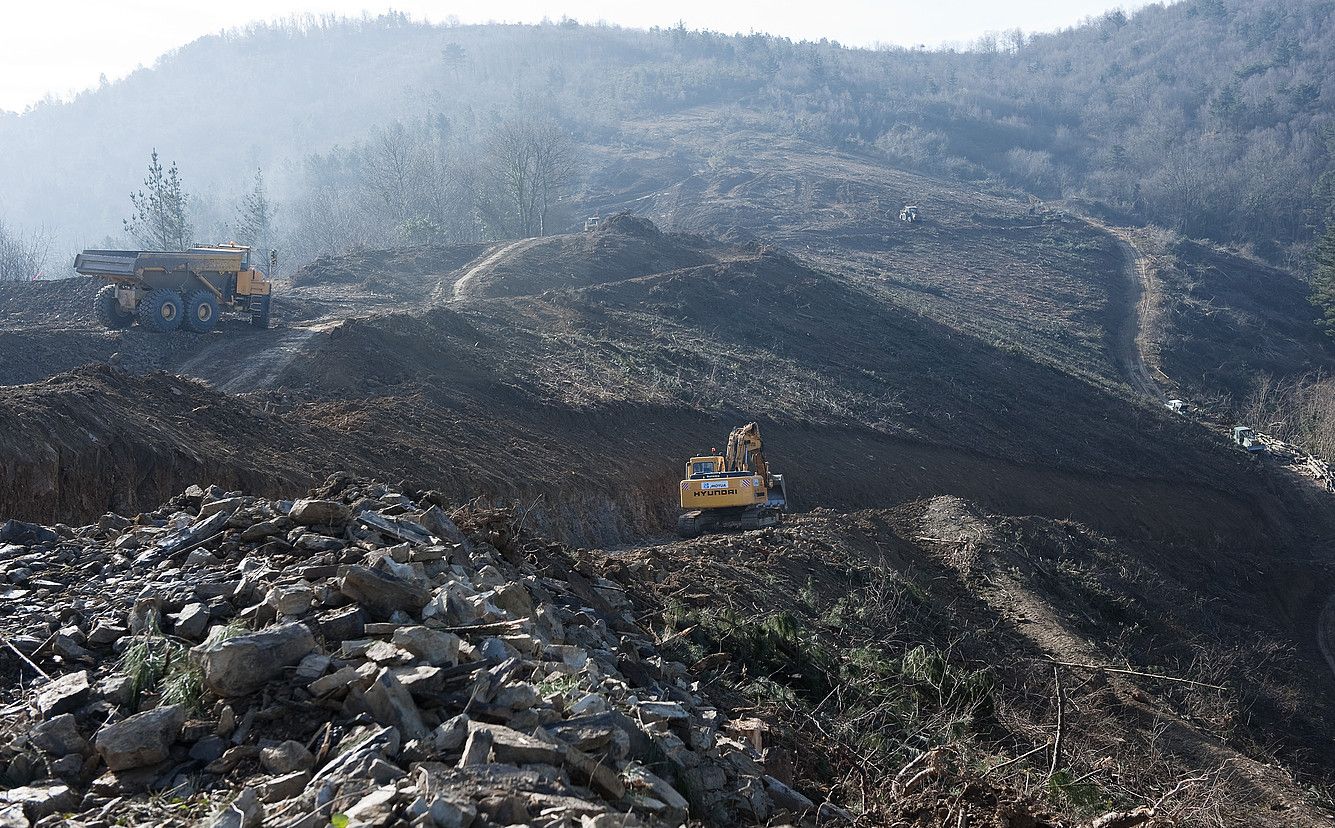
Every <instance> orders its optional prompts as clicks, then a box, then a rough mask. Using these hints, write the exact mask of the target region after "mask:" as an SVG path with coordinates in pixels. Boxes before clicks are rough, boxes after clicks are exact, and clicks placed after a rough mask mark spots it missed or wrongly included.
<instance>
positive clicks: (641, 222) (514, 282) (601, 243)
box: [467, 213, 729, 298]
mask: <svg viewBox="0 0 1335 828" xmlns="http://www.w3.org/2000/svg"><path fill="white" fill-rule="evenodd" d="M728 253H729V251H728V250H726V249H721V248H720V247H719V246H718V245H717V244H714V243H709V242H706V241H705V240H703V239H701V238H699V237H696V236H687V235H682V234H676V233H664V232H662V231H660V230H659V229H658V228H657V227H656V226H654V224H653V223H652V222H650V221H647V220H645V219H643V218H637V217H635V216H631V215H629V214H625V213H622V214H618V215H616V216H613V217H611V218H610V219H608V220H607V221H606V222H604V223H603V224H602V225H601V226H600V227H599V228H598V229H597V230H595V231H593V232H590V233H583V234H574V235H563V236H550V237H547V238H544V239H538V240H536V241H535V242H533V243H531V244H526V245H524V246H523V247H522V248H521V249H517V250H516V251H515V252H514V253H513V254H511V255H507V256H505V257H503V258H501V259H498V260H497V261H495V262H494V263H490V264H489V265H487V266H486V267H485V268H481V269H479V271H478V272H476V273H473V274H469V276H470V278H469V282H468V291H467V296H468V298H486V297H498V296H527V295H532V294H537V293H542V292H543V291H547V290H559V289H563V288H578V287H587V286H589V285H597V284H602V283H605V282H616V281H621V280H623V279H632V278H635V277H637V276H645V275H649V274H653V273H663V272H666V271H670V270H678V269H680V268H688V267H695V266H697V265H704V264H709V263H713V262H715V261H717V260H718V259H719V257H720V256H726V255H728Z"/></svg>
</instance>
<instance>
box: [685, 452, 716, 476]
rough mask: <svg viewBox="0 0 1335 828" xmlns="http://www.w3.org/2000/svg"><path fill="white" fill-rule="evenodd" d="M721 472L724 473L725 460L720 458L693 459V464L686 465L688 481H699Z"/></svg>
mask: <svg viewBox="0 0 1335 828" xmlns="http://www.w3.org/2000/svg"><path fill="white" fill-rule="evenodd" d="M721 471H723V458H722V457H718V456H711V457H692V458H691V462H689V463H687V464H686V478H687V479H688V480H699V479H700V478H702V477H705V476H707V475H711V474H718V473H719V472H721Z"/></svg>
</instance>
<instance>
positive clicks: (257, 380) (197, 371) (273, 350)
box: [176, 321, 339, 394]
mask: <svg viewBox="0 0 1335 828" xmlns="http://www.w3.org/2000/svg"><path fill="white" fill-rule="evenodd" d="M338 325H339V322H338V321H331V322H323V323H320V324H316V325H302V326H297V327H292V328H283V329H279V330H275V331H267V332H264V333H263V334H261V336H263V337H264V338H265V342H264V343H263V345H262V346H260V345H258V344H256V345H254V346H252V347H251V348H249V349H248V350H246V352H245V355H244V357H243V358H241V359H238V358H237V356H236V348H235V344H234V343H233V342H231V341H229V340H224V341H221V342H218V343H216V344H214V345H210V346H209V347H207V348H205V349H204V350H202V351H200V352H199V353H197V354H195V355H194V356H193V357H191V359H190V360H189V361H188V362H186V363H184V364H183V365H181V366H180V367H179V368H177V369H176V372H177V373H179V374H182V375H186V376H194V377H199V378H200V379H202V380H204V381H205V382H207V383H209V384H210V385H212V386H213V387H215V388H217V389H218V390H220V391H225V392H227V393H229V394H243V393H245V392H247V391H259V390H263V389H265V388H272V387H273V385H274V383H275V382H276V381H277V379H278V377H279V375H281V374H282V373H283V371H284V370H285V369H286V368H288V367H289V366H291V365H292V364H293V363H295V362H296V361H297V360H298V359H300V358H301V356H302V354H303V353H304V352H305V349H306V347H307V345H308V344H309V343H310V341H311V340H312V339H314V338H315V336H316V335H317V334H320V333H324V332H327V331H329V330H330V329H332V328H335V327H337V326H338Z"/></svg>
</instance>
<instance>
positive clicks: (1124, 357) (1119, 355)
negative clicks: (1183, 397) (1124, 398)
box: [1103, 227, 1168, 402]
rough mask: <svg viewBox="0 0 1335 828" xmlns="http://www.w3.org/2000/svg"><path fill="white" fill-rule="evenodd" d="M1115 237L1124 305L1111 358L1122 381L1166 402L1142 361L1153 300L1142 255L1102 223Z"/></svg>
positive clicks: (1118, 231) (1127, 238) (1120, 232)
mask: <svg viewBox="0 0 1335 828" xmlns="http://www.w3.org/2000/svg"><path fill="white" fill-rule="evenodd" d="M1103 229H1104V230H1106V231H1107V232H1109V233H1111V234H1112V236H1113V238H1115V239H1117V244H1118V247H1120V248H1121V251H1122V262H1123V265H1122V273H1123V277H1124V280H1125V282H1126V294H1125V296H1126V300H1127V301H1126V304H1127V307H1126V309H1125V312H1124V313H1123V315H1122V321H1121V324H1120V325H1119V326H1118V329H1117V330H1116V331H1114V332H1113V342H1114V345H1115V358H1116V360H1117V364H1118V365H1119V366H1120V367H1121V369H1122V373H1123V374H1124V375H1125V376H1126V381H1127V382H1128V383H1130V384H1131V387H1132V388H1134V389H1135V390H1136V392H1137V393H1139V394H1142V395H1144V396H1146V397H1149V398H1150V399H1152V400H1155V401H1157V402H1166V401H1167V399H1168V395H1167V394H1165V393H1164V390H1163V388H1162V387H1161V386H1160V385H1159V383H1158V381H1157V380H1155V378H1154V372H1153V371H1151V370H1150V367H1149V365H1148V364H1147V363H1146V362H1145V350H1144V331H1145V328H1146V326H1147V325H1148V323H1149V317H1150V311H1151V304H1150V303H1151V302H1152V301H1153V291H1152V285H1151V284H1150V274H1149V270H1148V268H1147V266H1146V263H1145V257H1144V256H1142V255H1141V254H1140V251H1139V250H1138V249H1136V245H1135V243H1134V242H1133V241H1132V240H1131V234H1130V233H1128V232H1127V231H1126V230H1123V229H1120V228H1116V227H1104V228H1103Z"/></svg>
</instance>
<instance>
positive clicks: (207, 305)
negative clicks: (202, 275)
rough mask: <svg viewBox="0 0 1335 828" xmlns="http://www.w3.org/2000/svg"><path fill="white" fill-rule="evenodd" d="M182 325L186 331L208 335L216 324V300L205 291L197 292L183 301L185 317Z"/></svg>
mask: <svg viewBox="0 0 1335 828" xmlns="http://www.w3.org/2000/svg"><path fill="white" fill-rule="evenodd" d="M182 324H184V325H185V328H186V330H188V331H194V332H195V333H201V334H203V333H208V332H209V331H211V330H213V328H214V326H215V325H217V324H218V300H216V299H214V298H213V294H212V293H209V292H208V291H207V290H197V291H195V292H194V293H192V294H190V295H189V296H187V297H186V299H185V317H184V319H183V322H182Z"/></svg>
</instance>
